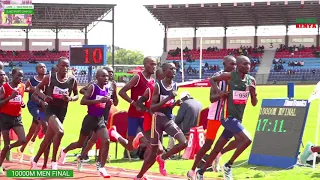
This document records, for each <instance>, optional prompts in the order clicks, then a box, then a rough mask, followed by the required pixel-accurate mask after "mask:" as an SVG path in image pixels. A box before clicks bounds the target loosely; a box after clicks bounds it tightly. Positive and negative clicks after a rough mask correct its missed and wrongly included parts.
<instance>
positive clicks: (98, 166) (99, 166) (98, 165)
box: [96, 162, 101, 171]
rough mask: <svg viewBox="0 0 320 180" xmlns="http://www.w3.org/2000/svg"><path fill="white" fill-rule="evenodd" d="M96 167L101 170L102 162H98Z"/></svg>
mask: <svg viewBox="0 0 320 180" xmlns="http://www.w3.org/2000/svg"><path fill="white" fill-rule="evenodd" d="M96 167H97V171H99V169H100V168H101V163H100V162H97V164H96Z"/></svg>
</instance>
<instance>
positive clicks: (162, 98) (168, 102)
mask: <svg viewBox="0 0 320 180" xmlns="http://www.w3.org/2000/svg"><path fill="white" fill-rule="evenodd" d="M167 97H168V96H167V95H160V101H163V100H164V99H166V98H167ZM173 102H174V100H173V99H171V100H169V101H167V102H166V103H165V106H166V105H170V106H171V105H172V104H173Z"/></svg>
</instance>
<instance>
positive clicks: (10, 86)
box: [0, 68, 26, 174]
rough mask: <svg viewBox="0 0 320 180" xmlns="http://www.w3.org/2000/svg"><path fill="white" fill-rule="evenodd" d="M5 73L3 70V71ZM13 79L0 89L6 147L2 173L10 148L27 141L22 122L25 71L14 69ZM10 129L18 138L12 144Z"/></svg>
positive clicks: (0, 157)
mask: <svg viewBox="0 0 320 180" xmlns="http://www.w3.org/2000/svg"><path fill="white" fill-rule="evenodd" d="M2 73H3V72H2ZM11 74H12V81H11V82H10V83H5V84H4V85H3V86H2V88H1V89H0V106H1V110H0V111H1V113H0V122H1V130H2V136H3V141H4V147H3V149H2V151H1V156H0V174H3V168H2V163H3V161H4V159H5V157H6V154H7V152H8V151H10V149H12V148H15V147H18V146H21V145H22V144H24V143H25V142H26V137H25V133H24V129H23V124H22V118H21V113H22V107H24V106H25V105H24V103H23V95H24V90H25V85H24V84H23V83H21V82H22V78H23V71H22V70H21V69H20V68H15V69H13V70H12V73H11ZM10 129H13V131H14V132H15V133H16V134H17V136H18V140H17V141H16V142H14V143H12V144H10V135H9V132H10Z"/></svg>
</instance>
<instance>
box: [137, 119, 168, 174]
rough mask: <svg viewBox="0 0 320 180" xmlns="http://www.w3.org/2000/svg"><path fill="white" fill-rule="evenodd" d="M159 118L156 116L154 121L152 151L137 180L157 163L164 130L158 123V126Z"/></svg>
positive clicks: (151, 135)
mask: <svg viewBox="0 0 320 180" xmlns="http://www.w3.org/2000/svg"><path fill="white" fill-rule="evenodd" d="M158 117H159V116H156V117H155V118H154V119H153V122H152V123H153V125H152V126H151V131H150V151H149V152H148V155H146V156H145V158H144V161H143V164H142V167H141V170H140V172H139V174H138V175H137V178H142V177H143V176H144V174H145V173H146V172H147V171H148V170H149V169H150V167H151V166H152V165H153V164H154V163H155V162H156V158H157V151H158V149H159V145H160V144H161V142H160V140H159V138H160V137H162V133H163V128H162V127H161V124H160V123H158V125H157V119H158ZM160 120H161V119H160Z"/></svg>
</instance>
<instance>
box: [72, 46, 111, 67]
mask: <svg viewBox="0 0 320 180" xmlns="http://www.w3.org/2000/svg"><path fill="white" fill-rule="evenodd" d="M69 59H70V65H71V66H105V65H107V46H106V45H81V46H70V54H69Z"/></svg>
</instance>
